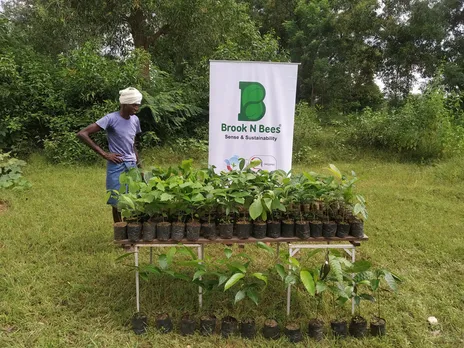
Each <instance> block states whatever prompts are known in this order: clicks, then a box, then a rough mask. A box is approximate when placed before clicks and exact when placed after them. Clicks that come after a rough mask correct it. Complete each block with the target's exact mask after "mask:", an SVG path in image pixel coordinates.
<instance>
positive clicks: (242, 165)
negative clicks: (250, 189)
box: [238, 158, 245, 170]
mask: <svg viewBox="0 0 464 348" xmlns="http://www.w3.org/2000/svg"><path fill="white" fill-rule="evenodd" d="M238 168H239V169H240V170H243V168H245V159H244V158H240V159H239V160H238Z"/></svg>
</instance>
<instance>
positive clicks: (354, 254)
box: [351, 245, 356, 315]
mask: <svg viewBox="0 0 464 348" xmlns="http://www.w3.org/2000/svg"><path fill="white" fill-rule="evenodd" d="M351 262H353V263H355V262H356V247H355V246H354V245H353V250H352V251H351ZM351 315H354V302H351Z"/></svg>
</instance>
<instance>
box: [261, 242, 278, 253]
mask: <svg viewBox="0 0 464 348" xmlns="http://www.w3.org/2000/svg"><path fill="white" fill-rule="evenodd" d="M256 244H257V245H258V248H261V249H264V250H266V251H267V252H268V253H269V254H274V252H275V251H274V249H273V248H271V247H270V246H269V245H267V244H266V243H263V242H257V243H256Z"/></svg>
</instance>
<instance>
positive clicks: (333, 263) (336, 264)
mask: <svg viewBox="0 0 464 348" xmlns="http://www.w3.org/2000/svg"><path fill="white" fill-rule="evenodd" d="M329 264H330V270H331V271H332V272H333V274H334V275H335V278H336V279H337V281H338V282H340V283H341V282H342V281H343V272H342V266H341V264H340V261H338V258H337V257H334V256H332V255H330V256H329Z"/></svg>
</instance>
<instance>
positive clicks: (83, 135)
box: [76, 123, 123, 163]
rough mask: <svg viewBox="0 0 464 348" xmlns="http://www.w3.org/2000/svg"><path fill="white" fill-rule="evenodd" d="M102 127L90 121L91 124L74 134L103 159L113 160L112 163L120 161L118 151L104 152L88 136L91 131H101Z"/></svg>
mask: <svg viewBox="0 0 464 348" xmlns="http://www.w3.org/2000/svg"><path fill="white" fill-rule="evenodd" d="M101 130H102V128H101V127H100V126H99V125H98V124H96V123H92V124H91V125H89V126H87V127H85V128H84V129H82V130H80V131H79V132H78V133H77V134H76V136H77V137H78V138H79V140H81V141H82V142H83V143H84V144H86V145H87V146H88V147H90V148H91V149H92V150H93V151H95V152H96V153H97V154H99V155H100V156H101V157H103V158H104V159H106V160H108V161H110V162H113V163H121V162H123V159H122V156H121V155H120V154H118V153H109V152H105V151H103V150H102V148H101V147H100V146H98V145H97V144H96V143H95V142H94V141H93V140H92V138H90V135H91V134H93V133H97V132H99V131H101Z"/></svg>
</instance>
